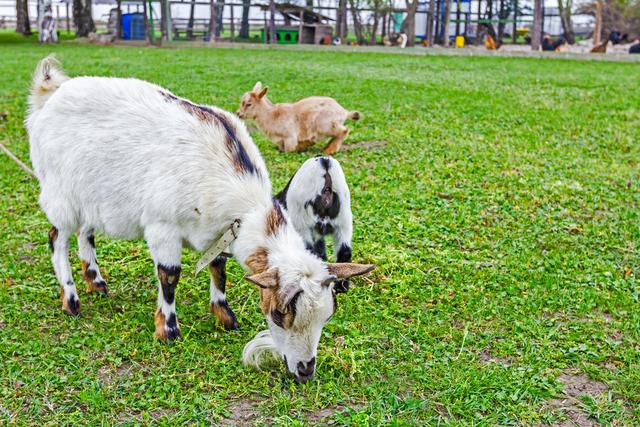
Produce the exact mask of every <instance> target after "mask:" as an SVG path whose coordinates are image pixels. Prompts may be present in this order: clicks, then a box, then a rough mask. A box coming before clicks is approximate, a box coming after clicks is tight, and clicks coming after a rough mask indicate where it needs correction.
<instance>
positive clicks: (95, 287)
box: [87, 280, 109, 297]
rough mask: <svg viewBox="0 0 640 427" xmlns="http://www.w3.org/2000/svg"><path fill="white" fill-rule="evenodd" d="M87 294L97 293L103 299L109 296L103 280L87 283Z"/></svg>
mask: <svg viewBox="0 0 640 427" xmlns="http://www.w3.org/2000/svg"><path fill="white" fill-rule="evenodd" d="M87 292H89V293H91V292H99V293H100V294H102V296H105V297H106V296H108V295H109V290H108V289H107V284H106V282H105V281H104V280H101V281H99V282H91V283H87Z"/></svg>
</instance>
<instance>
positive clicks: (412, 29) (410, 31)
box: [401, 0, 418, 46]
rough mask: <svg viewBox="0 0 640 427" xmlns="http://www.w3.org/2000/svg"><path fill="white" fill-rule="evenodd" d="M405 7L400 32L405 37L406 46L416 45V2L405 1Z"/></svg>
mask: <svg viewBox="0 0 640 427" xmlns="http://www.w3.org/2000/svg"><path fill="white" fill-rule="evenodd" d="M405 3H406V5H407V9H406V13H407V16H406V17H405V18H404V21H402V26H401V28H402V31H404V33H405V34H406V35H407V46H415V44H416V11H417V10H418V0H405Z"/></svg>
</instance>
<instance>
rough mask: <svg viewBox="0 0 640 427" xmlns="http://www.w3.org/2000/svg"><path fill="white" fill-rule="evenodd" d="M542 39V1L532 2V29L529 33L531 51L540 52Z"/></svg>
mask: <svg viewBox="0 0 640 427" xmlns="http://www.w3.org/2000/svg"><path fill="white" fill-rule="evenodd" d="M541 39H542V0H534V2H533V28H532V31H531V50H536V51H537V50H540V41H541Z"/></svg>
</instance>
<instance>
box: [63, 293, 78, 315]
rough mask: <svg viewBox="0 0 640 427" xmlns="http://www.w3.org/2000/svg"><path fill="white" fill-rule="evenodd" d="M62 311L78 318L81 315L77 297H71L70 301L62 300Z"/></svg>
mask: <svg viewBox="0 0 640 427" xmlns="http://www.w3.org/2000/svg"><path fill="white" fill-rule="evenodd" d="M62 311H64V312H65V313H66V314H68V315H69V316H77V315H78V314H80V300H78V298H77V297H76V296H75V295H71V297H70V298H69V299H66V300H65V299H63V300H62Z"/></svg>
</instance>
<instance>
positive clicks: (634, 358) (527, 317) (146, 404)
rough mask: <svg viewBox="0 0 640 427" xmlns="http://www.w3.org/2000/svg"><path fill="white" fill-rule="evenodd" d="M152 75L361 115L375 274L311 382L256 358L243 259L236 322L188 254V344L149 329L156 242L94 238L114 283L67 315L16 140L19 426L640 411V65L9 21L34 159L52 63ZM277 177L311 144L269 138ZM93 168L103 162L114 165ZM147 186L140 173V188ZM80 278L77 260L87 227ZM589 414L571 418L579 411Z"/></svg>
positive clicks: (13, 285)
mask: <svg viewBox="0 0 640 427" xmlns="http://www.w3.org/2000/svg"><path fill="white" fill-rule="evenodd" d="M51 51H53V52H55V53H56V54H57V55H58V57H59V59H60V60H61V61H62V63H63V66H64V67H65V69H66V70H67V72H68V73H69V74H70V75H71V76H77V75H82V74H90V75H106V76H121V77H138V78H141V79H146V80H150V81H152V82H154V83H157V84H159V85H161V86H164V87H166V88H168V89H170V90H172V91H174V92H175V93H176V94H178V95H181V96H184V97H187V98H189V99H191V100H193V101H194V102H198V103H207V104H213V105H217V106H220V107H223V108H226V109H229V110H235V109H236V108H237V107H238V103H239V98H240V96H241V95H242V93H243V92H244V91H245V90H249V89H251V87H252V86H253V84H254V83H255V82H256V80H261V81H262V82H263V83H265V84H268V85H269V86H270V87H271V92H270V96H271V99H272V100H274V101H276V102H279V101H290V100H294V99H297V98H300V97H304V96H308V95H312V94H318V95H328V96H332V97H334V98H336V99H337V100H338V101H339V102H341V103H342V104H343V105H345V106H346V107H347V108H349V109H357V110H359V111H361V112H362V113H363V119H362V120H361V121H360V122H357V123H356V124H354V125H353V129H352V132H351V136H350V137H349V139H348V141H347V142H348V143H356V142H359V141H376V140H385V141H388V144H387V145H386V146H384V147H375V148H371V149H366V148H354V149H351V150H348V151H343V152H340V153H338V154H337V156H336V157H337V158H338V159H339V160H340V161H341V162H342V165H343V167H344V169H345V172H346V175H347V179H348V181H349V183H350V186H351V192H352V198H353V210H354V221H355V224H354V225H355V236H354V260H357V261H361V262H372V263H375V264H377V265H378V269H377V270H376V271H375V272H374V273H373V274H372V276H370V277H369V278H368V279H357V280H355V281H354V285H353V286H352V289H351V290H350V292H349V293H348V294H347V295H341V296H339V299H338V303H339V308H338V311H337V312H336V315H335V316H334V317H333V319H332V320H331V321H330V322H329V324H327V326H326V327H325V328H324V332H323V336H322V339H321V342H320V349H319V353H318V371H317V373H316V377H315V379H314V380H313V381H311V382H309V383H307V384H304V385H301V386H300V385H296V384H295V383H294V382H293V380H292V379H291V377H289V376H288V375H286V373H285V369H284V367H282V366H280V365H278V366H275V367H274V369H272V370H267V371H260V372H258V371H255V370H253V369H250V368H247V367H244V366H243V365H242V364H241V362H240V355H241V352H242V348H243V346H244V344H245V343H246V342H247V341H249V340H250V339H251V338H252V337H253V336H254V334H255V333H256V332H258V331H259V330H262V329H264V328H265V326H266V322H265V320H264V318H263V316H262V314H261V312H260V310H259V297H258V292H257V290H256V289H254V287H253V285H251V284H250V283H248V282H247V281H244V280H243V272H242V270H241V268H240V267H239V266H238V265H237V264H236V263H235V262H234V261H232V262H230V263H229V264H228V265H229V267H230V268H229V270H230V271H229V281H230V282H231V283H230V288H229V291H228V299H229V305H230V306H231V307H232V308H233V309H234V310H235V312H236V314H237V315H238V321H239V322H240V325H241V329H240V331H239V332H236V333H230V332H225V331H224V330H222V329H221V327H220V326H218V325H217V324H216V323H215V322H214V317H213V316H212V315H211V314H210V313H209V310H208V301H209V294H208V278H207V276H206V274H204V273H203V274H201V275H199V276H197V277H193V275H192V274H189V273H188V272H190V271H192V270H193V267H194V265H195V261H196V259H197V258H198V254H195V253H191V252H188V251H185V252H184V256H183V263H184V264H183V271H185V274H183V279H182V280H181V282H180V285H179V287H178V295H177V304H178V316H179V318H180V322H181V327H182V334H183V336H182V338H181V339H180V340H179V341H178V342H176V343H175V344H173V345H165V344H162V343H160V342H157V341H155V340H154V339H153V337H152V334H153V330H154V326H153V314H154V311H155V306H156V281H155V278H154V271H153V263H152V261H151V258H150V257H149V253H148V250H147V248H146V247H145V245H144V242H142V241H134V242H129V241H116V240H112V239H109V238H107V237H105V236H102V235H98V236H96V243H97V251H98V257H99V259H100V265H101V267H103V268H104V270H105V278H106V280H107V283H108V285H109V289H110V292H111V295H110V297H108V298H101V297H99V296H97V295H93V294H91V295H89V294H85V293H84V292H83V291H82V288H83V286H82V285H79V288H80V289H81V290H80V300H81V303H82V312H81V315H80V316H79V317H77V318H71V317H68V316H66V315H64V314H63V313H62V311H61V308H60V299H59V294H58V284H57V282H56V279H55V277H54V273H53V268H52V266H51V263H50V259H49V250H48V247H47V231H48V230H49V227H50V225H49V223H48V221H47V219H46V217H45V216H44V215H43V214H42V212H41V211H40V209H39V208H38V185H37V183H36V182H35V181H34V180H31V179H30V178H29V177H27V176H26V175H25V173H23V172H22V170H20V169H19V168H18V167H17V166H16V165H15V164H14V163H12V162H11V161H10V160H9V159H8V157H6V156H5V155H4V154H0V185H1V188H2V192H1V193H0V239H1V240H2V251H1V252H0V425H2V424H4V423H8V422H10V421H14V422H16V423H17V424H20V425H27V424H29V425H58V424H65V425H66V424H69V425H98V424H120V423H121V424H125V425H132V424H148V423H152V422H157V423H160V424H167V425H169V424H171V425H175V424H178V423H182V422H191V423H194V424H209V423H214V424H217V423H221V424H225V423H228V424H230V425H252V424H256V425H263V424H265V423H270V424H274V425H292V424H293V425H306V424H318V423H322V424H332V423H333V424H335V425H347V424H349V425H357V426H369V425H371V426H375V425H380V424H390V425H435V424H440V425H471V424H473V425H560V424H561V423H563V422H566V423H569V422H576V423H583V424H584V425H590V424H586V423H591V422H593V423H602V424H605V425H638V422H639V421H638V420H639V419H640V309H639V308H640V307H639V304H640V302H639V299H640V279H639V276H640V247H639V245H640V230H639V225H640V218H639V215H638V213H639V209H638V204H639V203H640V191H639V186H640V170H639V162H640V146H639V144H638V141H640V131H639V129H640V112H639V109H638V106H639V105H640V89H639V88H638V77H639V76H640V69H639V68H638V65H636V64H621V63H604V62H581V61H561V60H552V59H513V58H488V57H484V58H469V57H465V58H463V57H437V56H427V57H415V56H409V55H385V54H372V53H346V52H339V53H335V52H302V51H296V52H291V51H282V50H260V49H257V50H250V49H242V50H235V49H157V48H149V49H144V48H122V47H97V46H89V45H77V44H75V43H70V42H65V43H63V44H61V45H59V46H53V47H50V46H45V47H41V46H37V45H35V44H33V43H31V42H29V43H24V42H20V40H19V39H17V38H15V37H12V36H10V35H8V34H7V33H2V34H0V58H2V61H0V112H3V111H4V112H6V113H7V116H6V117H5V118H4V119H0V140H2V141H3V142H4V143H5V144H6V145H7V146H9V147H10V148H11V149H12V150H13V151H14V152H15V153H16V154H18V155H19V156H20V157H21V158H22V159H25V160H28V141H27V136H26V133H25V130H24V128H23V124H22V123H23V119H24V116H25V109H26V95H27V90H28V87H29V81H30V75H31V73H32V71H33V69H34V67H35V64H36V62H37V61H38V60H39V59H41V58H42V57H44V56H45V55H46V54H48V53H49V52H51ZM254 138H255V141H256V143H257V144H258V146H259V147H260V149H261V151H262V153H263V155H264V157H265V160H266V162H267V166H268V168H269V172H270V174H271V178H272V180H273V182H274V187H275V188H276V189H280V188H282V187H283V186H284V185H285V183H286V182H287V180H288V178H289V176H290V175H291V174H292V173H293V172H294V171H295V170H296V169H297V167H298V166H299V165H300V164H301V163H302V162H303V161H304V160H306V159H307V158H308V157H309V156H313V155H315V154H317V153H318V152H319V148H318V147H316V148H313V149H311V150H310V151H308V152H305V153H292V154H282V153H279V152H278V151H277V150H276V148H275V146H274V145H273V144H271V143H270V142H269V141H268V140H266V139H265V138H264V137H263V136H261V135H259V134H258V133H255V134H254ZM96 173H97V174H98V173H100V171H99V170H98V169H97V170H96ZM132 185H135V184H134V183H132ZM71 256H72V258H71V259H72V262H73V264H72V265H73V267H74V270H75V272H76V276H75V277H76V282H77V283H79V284H80V283H81V280H80V274H79V271H80V262H79V260H78V258H77V251H76V246H75V241H73V243H72V255H71ZM562 425H570V424H562Z"/></svg>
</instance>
